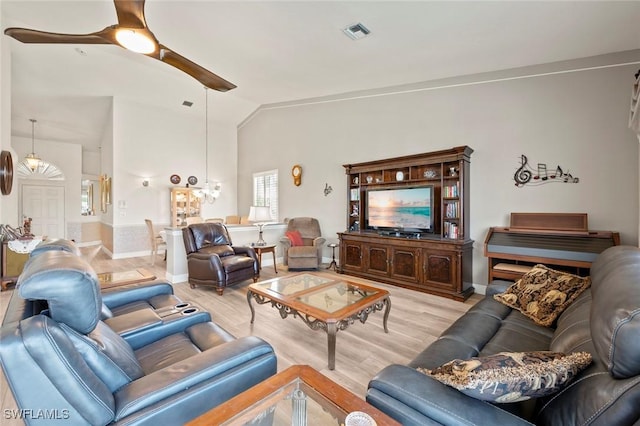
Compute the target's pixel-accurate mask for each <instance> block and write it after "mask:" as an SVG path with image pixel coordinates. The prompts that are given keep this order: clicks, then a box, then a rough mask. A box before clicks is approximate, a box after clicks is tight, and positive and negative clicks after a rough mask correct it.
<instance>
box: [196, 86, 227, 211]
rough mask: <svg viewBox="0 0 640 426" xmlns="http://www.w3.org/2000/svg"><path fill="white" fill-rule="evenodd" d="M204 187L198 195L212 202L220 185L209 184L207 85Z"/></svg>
mask: <svg viewBox="0 0 640 426" xmlns="http://www.w3.org/2000/svg"><path fill="white" fill-rule="evenodd" d="M204 111H205V112H204V161H205V169H204V176H205V178H204V188H202V189H201V190H200V191H199V194H198V195H199V196H200V197H201V198H202V199H203V200H204V201H206V202H207V203H209V204H213V203H214V202H215V201H216V198H218V197H219V196H220V191H221V190H222V185H221V184H220V182H214V183H213V185H211V184H209V96H208V87H206V86H205V88H204Z"/></svg>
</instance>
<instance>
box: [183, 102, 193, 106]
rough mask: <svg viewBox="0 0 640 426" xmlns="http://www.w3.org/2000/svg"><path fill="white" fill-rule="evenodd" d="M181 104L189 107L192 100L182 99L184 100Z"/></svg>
mask: <svg viewBox="0 0 640 426" xmlns="http://www.w3.org/2000/svg"><path fill="white" fill-rule="evenodd" d="M182 105H183V106H186V107H191V106H192V105H193V102H191V101H184V102H182Z"/></svg>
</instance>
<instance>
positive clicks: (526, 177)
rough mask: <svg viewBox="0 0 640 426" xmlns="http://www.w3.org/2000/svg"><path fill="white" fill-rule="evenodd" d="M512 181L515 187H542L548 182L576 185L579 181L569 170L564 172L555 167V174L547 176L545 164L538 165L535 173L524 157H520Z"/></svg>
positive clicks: (560, 168)
mask: <svg viewBox="0 0 640 426" xmlns="http://www.w3.org/2000/svg"><path fill="white" fill-rule="evenodd" d="M513 180H515V182H516V186H517V187H523V186H524V185H527V184H529V185H542V184H544V183H550V182H562V183H578V182H580V179H579V178H577V177H574V176H573V175H572V174H571V173H569V170H567V171H566V172H565V171H564V170H563V169H562V167H560V165H558V166H556V170H555V172H553V173H552V174H549V172H548V170H547V164H546V163H538V167H537V171H535V174H534V169H533V168H532V167H531V166H530V165H529V159H528V158H527V156H526V155H524V154H523V155H521V156H520V167H518V169H517V170H516V172H515V174H514V175H513Z"/></svg>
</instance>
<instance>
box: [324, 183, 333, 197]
mask: <svg viewBox="0 0 640 426" xmlns="http://www.w3.org/2000/svg"><path fill="white" fill-rule="evenodd" d="M331 191H333V188H332V187H330V186H329V184H328V183H325V184H324V196H325V197H326V196H327V195H329V194H331Z"/></svg>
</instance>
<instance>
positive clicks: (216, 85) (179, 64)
mask: <svg viewBox="0 0 640 426" xmlns="http://www.w3.org/2000/svg"><path fill="white" fill-rule="evenodd" d="M159 48H160V49H159V55H158V56H152V57H154V58H156V59H159V60H161V61H162V62H165V63H167V64H169V65H171V66H173V67H175V68H178V69H179V70H181V71H183V72H185V73H187V74H189V75H190V76H191V77H193V78H195V79H196V80H198V81H199V82H200V83H202V84H204V85H205V86H206V87H208V88H210V89H213V90H217V91H219V92H226V91H227V90H231V89H235V88H236V85H235V84H233V83H230V82H228V81H227V80H225V79H224V78H222V77H219V76H217V75H215V74H214V73H212V72H211V71H209V70H207V69H205V68H203V67H201V66H200V65H198V64H196V63H195V62H191V61H190V60H189V59H187V58H185V57H184V56H181V55H179V54H177V53H176V52H174V51H173V50H171V49H169V48H168V47H166V46H163V45H160V46H159Z"/></svg>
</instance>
